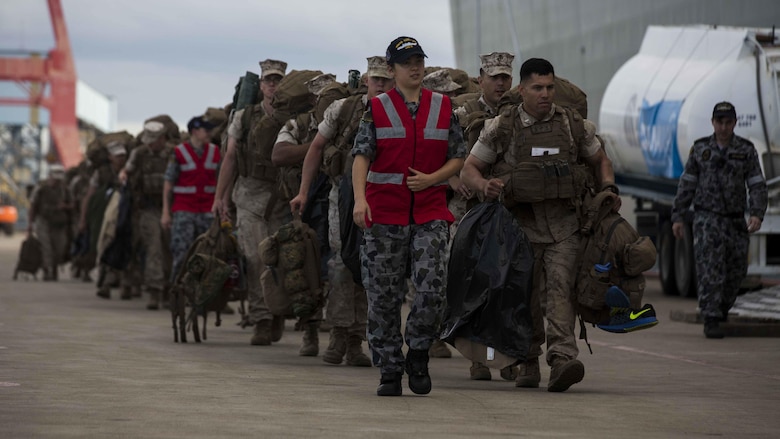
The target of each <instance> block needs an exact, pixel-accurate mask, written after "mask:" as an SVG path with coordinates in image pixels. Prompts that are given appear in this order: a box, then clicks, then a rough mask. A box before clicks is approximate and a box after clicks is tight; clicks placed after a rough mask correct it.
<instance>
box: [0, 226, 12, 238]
mask: <svg viewBox="0 0 780 439" xmlns="http://www.w3.org/2000/svg"><path fill="white" fill-rule="evenodd" d="M2 226H3V233H5V234H6V236H13V234H14V225H13V224H2Z"/></svg>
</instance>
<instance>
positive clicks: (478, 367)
mask: <svg viewBox="0 0 780 439" xmlns="http://www.w3.org/2000/svg"><path fill="white" fill-rule="evenodd" d="M469 377H470V378H471V379H472V380H477V381H490V380H491V379H492V378H493V376H492V375H491V374H490V368H489V367H487V366H485V365H484V364H482V363H480V362H479V361H473V362H472V363H471V367H470V368H469Z"/></svg>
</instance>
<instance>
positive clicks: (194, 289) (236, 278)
mask: <svg viewBox="0 0 780 439" xmlns="http://www.w3.org/2000/svg"><path fill="white" fill-rule="evenodd" d="M244 267H245V264H244V258H243V257H242V255H241V252H240V250H239V248H238V242H237V241H236V238H235V236H233V228H232V226H231V225H230V223H221V222H220V220H219V219H218V218H215V219H214V222H213V223H212V224H211V227H209V229H208V230H207V231H206V232H205V233H203V234H201V235H200V236H198V237H197V238H196V239H195V241H194V242H193V243H192V245H190V248H189V249H188V250H187V255H186V256H185V257H184V263H183V264H182V267H181V268H180V269H179V272H178V273H177V274H176V278H175V280H174V283H173V285H172V286H171V294H172V303H171V320H172V322H173V340H174V341H175V342H178V341H179V340H181V342H182V343H186V342H187V326H188V325H190V326H191V328H192V334H193V336H194V338H195V342H197V343H200V341H201V332H200V331H199V329H198V315H201V316H202V317H203V331H202V336H203V340H205V339H206V338H207V337H206V317H207V315H208V312H209V311H214V312H215V313H216V315H217V320H216V323H215V325H216V326H220V325H221V324H222V320H221V311H222V310H223V309H224V308H225V305H226V304H227V302H230V301H241V305H240V312H241V314H244V300H245V299H246V297H247V290H246V276H245V269H244ZM187 308H189V313H187Z"/></svg>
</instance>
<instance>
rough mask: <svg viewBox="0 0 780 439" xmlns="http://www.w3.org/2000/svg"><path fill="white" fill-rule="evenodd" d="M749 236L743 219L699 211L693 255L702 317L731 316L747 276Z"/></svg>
mask: <svg viewBox="0 0 780 439" xmlns="http://www.w3.org/2000/svg"><path fill="white" fill-rule="evenodd" d="M749 243H750V236H749V234H748V231H747V225H746V223H745V219H744V218H728V217H724V216H720V215H717V214H714V213H709V212H696V215H695V216H694V219H693V252H694V259H695V260H696V278H697V281H698V293H699V294H698V295H699V309H701V315H702V317H703V318H705V319H707V318H721V317H725V316H726V315H728V312H729V310H730V309H731V307H732V306H733V305H734V301H735V300H737V293H739V286H740V284H741V283H742V280H743V279H744V278H745V276H746V275H747V266H748V256H747V254H748V245H749Z"/></svg>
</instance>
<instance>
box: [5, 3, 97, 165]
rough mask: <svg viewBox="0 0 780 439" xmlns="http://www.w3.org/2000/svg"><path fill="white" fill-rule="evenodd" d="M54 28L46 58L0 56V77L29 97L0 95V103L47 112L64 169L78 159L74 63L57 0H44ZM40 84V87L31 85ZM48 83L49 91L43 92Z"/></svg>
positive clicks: (55, 145)
mask: <svg viewBox="0 0 780 439" xmlns="http://www.w3.org/2000/svg"><path fill="white" fill-rule="evenodd" d="M47 1H48V4H49V15H50V16H51V24H52V28H53V29H54V42H55V47H54V49H52V50H50V51H49V52H48V55H47V57H46V58H40V57H35V56H33V57H30V58H19V57H17V58H12V57H0V80H4V81H16V82H17V83H18V84H19V85H20V86H21V87H22V88H24V89H25V90H27V91H28V94H29V98H26V99H24V98H7V97H6V98H4V97H0V105H24V106H41V107H43V108H45V109H47V110H48V111H49V131H50V132H51V138H52V140H53V144H54V147H55V149H56V151H57V155H58V157H59V161H60V163H62V165H63V166H65V167H66V168H70V167H72V166H76V165H78V164H79V162H80V161H81V159H82V153H81V145H80V141H79V132H78V123H77V121H76V66H75V63H74V62H73V52H72V51H71V49H70V40H69V39H68V32H67V29H66V27H65V16H64V15H63V12H62V4H61V2H60V0H47ZM32 84H42V85H44V86H43V87H36V86H32ZM45 86H48V90H49V94H48V96H45V95H44V92H45V90H46V88H47V87H45Z"/></svg>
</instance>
